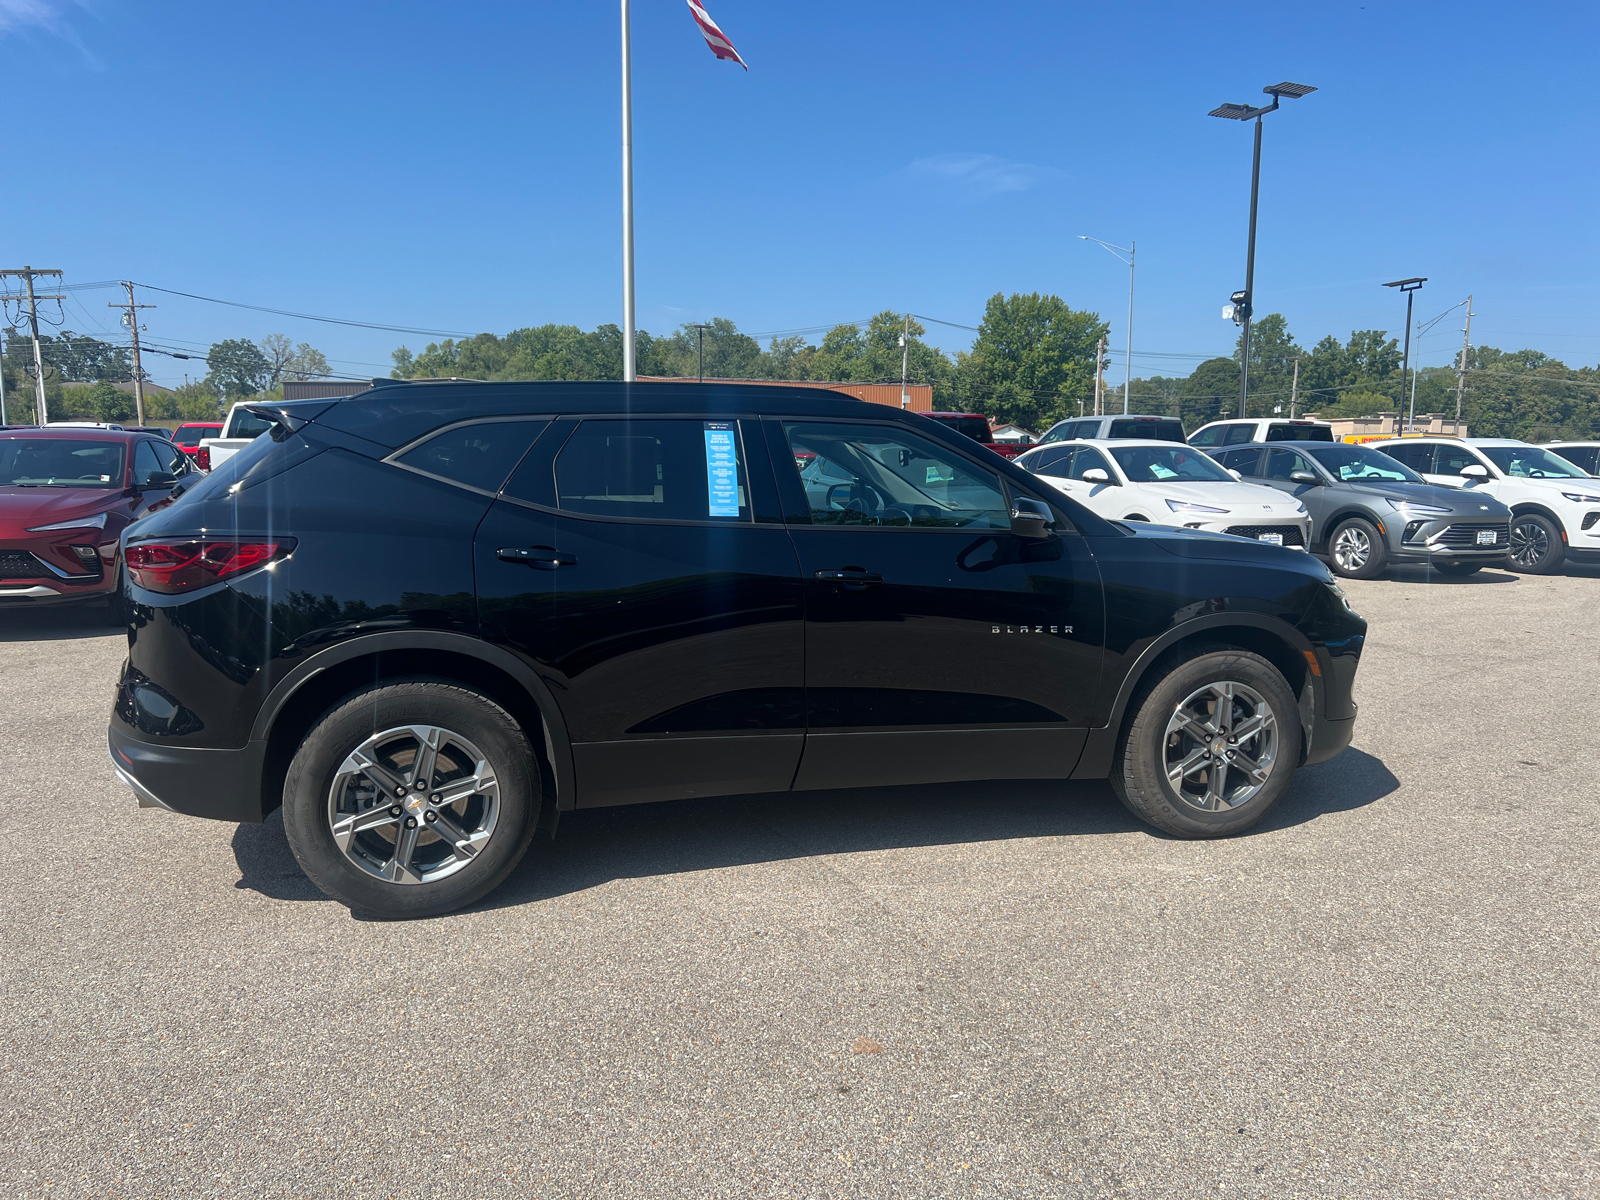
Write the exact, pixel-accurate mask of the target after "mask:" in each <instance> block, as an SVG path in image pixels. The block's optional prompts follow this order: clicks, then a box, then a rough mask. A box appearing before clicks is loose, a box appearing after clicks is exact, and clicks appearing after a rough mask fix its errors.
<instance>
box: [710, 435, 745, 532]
mask: <svg viewBox="0 0 1600 1200" xmlns="http://www.w3.org/2000/svg"><path fill="white" fill-rule="evenodd" d="M704 424H705V431H706V496H707V503H708V505H709V508H710V513H711V515H712V516H713V517H737V516H738V515H739V446H738V443H737V442H736V441H735V440H734V439H735V437H736V436H737V435H736V434H735V432H734V428H733V422H732V421H706V422H705V423H704Z"/></svg>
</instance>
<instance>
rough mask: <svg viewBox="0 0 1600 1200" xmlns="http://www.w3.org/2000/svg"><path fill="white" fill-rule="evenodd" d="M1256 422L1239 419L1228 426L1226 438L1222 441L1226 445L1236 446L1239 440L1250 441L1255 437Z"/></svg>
mask: <svg viewBox="0 0 1600 1200" xmlns="http://www.w3.org/2000/svg"><path fill="white" fill-rule="evenodd" d="M1255 433H1256V423H1255V422H1254V421H1240V422H1239V423H1238V424H1236V425H1229V426H1228V438H1227V440H1226V441H1225V442H1224V443H1223V445H1226V446H1237V445H1238V444H1239V443H1241V442H1248V441H1252V440H1254V438H1255Z"/></svg>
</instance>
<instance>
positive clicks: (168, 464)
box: [148, 442, 189, 475]
mask: <svg viewBox="0 0 1600 1200" xmlns="http://www.w3.org/2000/svg"><path fill="white" fill-rule="evenodd" d="M148 444H149V446H150V448H151V449H152V450H154V451H155V455H156V461H157V462H158V463H160V464H161V469H162V470H163V471H165V472H166V473H167V474H168V475H182V474H183V473H184V472H185V471H187V470H188V469H189V467H188V461H189V460H188V455H186V454H184V452H183V451H182V450H179V449H178V448H177V447H176V446H174V445H173V444H172V443H171V442H151V443H148Z"/></svg>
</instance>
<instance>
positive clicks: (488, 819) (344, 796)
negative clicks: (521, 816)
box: [328, 725, 500, 883]
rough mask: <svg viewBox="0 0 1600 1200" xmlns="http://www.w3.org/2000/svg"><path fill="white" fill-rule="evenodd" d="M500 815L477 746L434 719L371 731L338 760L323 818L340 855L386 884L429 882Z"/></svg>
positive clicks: (463, 858) (496, 789) (460, 861)
mask: <svg viewBox="0 0 1600 1200" xmlns="http://www.w3.org/2000/svg"><path fill="white" fill-rule="evenodd" d="M499 818H500V784H499V780H498V776H497V774H496V772H495V769H494V767H493V765H492V764H491V763H490V762H489V760H488V759H487V758H485V757H484V755H483V752H482V751H481V750H479V749H478V748H477V747H476V746H474V745H473V744H472V743H471V742H469V741H468V740H467V739H466V738H464V737H462V736H461V735H460V734H459V733H452V732H451V731H450V730H448V729H441V728H439V727H438V726H436V725H402V726H400V727H398V728H396V729H385V730H384V731H383V732H382V733H375V734H373V735H372V736H371V737H369V738H368V739H367V740H366V741H364V742H362V743H361V745H359V746H357V747H356V748H355V749H354V750H352V751H351V752H350V753H349V755H348V756H347V757H346V758H345V760H344V762H342V763H340V764H339V770H338V771H337V772H336V773H335V775H334V777H333V786H332V787H331V788H329V789H328V824H329V827H330V829H331V830H332V832H333V840H334V843H335V844H336V845H337V846H338V847H339V849H340V850H341V851H343V852H344V856H345V857H346V858H347V859H349V860H350V862H351V863H353V864H354V865H355V866H357V867H359V868H360V869H361V870H363V871H365V872H366V873H367V874H369V875H372V876H375V877H376V878H378V879H383V880H386V881H388V882H389V883H433V882H434V881H436V880H439V879H443V878H445V877H446V876H449V875H454V874H455V873H456V872H457V871H459V870H461V868H462V867H465V866H466V865H467V864H468V863H470V862H471V861H472V860H473V859H474V858H476V857H477V856H478V852H479V851H480V850H482V849H483V847H484V845H485V844H486V843H487V842H488V840H489V838H490V837H491V836H492V835H493V833H494V827H495V823H496V821H498V820H499Z"/></svg>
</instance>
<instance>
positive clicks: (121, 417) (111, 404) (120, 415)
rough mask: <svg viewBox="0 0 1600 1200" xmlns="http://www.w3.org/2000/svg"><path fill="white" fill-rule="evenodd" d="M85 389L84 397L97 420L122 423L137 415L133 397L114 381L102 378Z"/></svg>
mask: <svg viewBox="0 0 1600 1200" xmlns="http://www.w3.org/2000/svg"><path fill="white" fill-rule="evenodd" d="M85 391H86V395H85V396H84V399H85V400H87V401H88V406H89V408H90V410H91V411H92V412H93V413H94V416H95V420H97V421H114V422H118V423H120V422H123V421H128V420H131V419H132V418H133V417H134V416H135V415H137V406H136V405H135V404H134V400H133V397H132V396H130V395H129V394H128V393H127V392H124V391H121V390H120V389H119V388H118V387H117V385H116V384H114V383H110V382H106V381H104V380H102V381H101V382H100V383H97V384H95V385H94V386H93V387H91V388H87V389H85Z"/></svg>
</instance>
